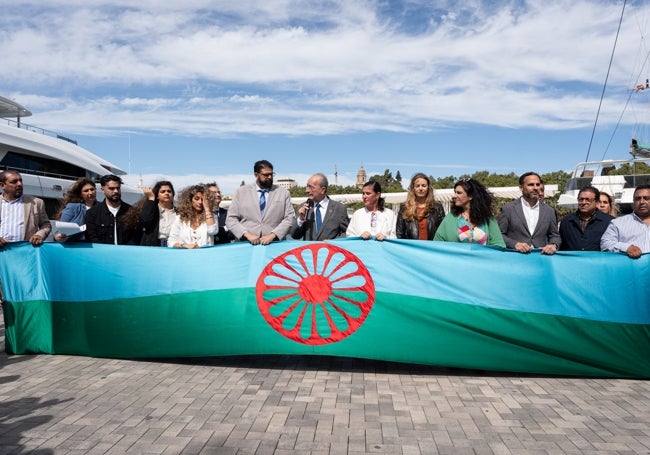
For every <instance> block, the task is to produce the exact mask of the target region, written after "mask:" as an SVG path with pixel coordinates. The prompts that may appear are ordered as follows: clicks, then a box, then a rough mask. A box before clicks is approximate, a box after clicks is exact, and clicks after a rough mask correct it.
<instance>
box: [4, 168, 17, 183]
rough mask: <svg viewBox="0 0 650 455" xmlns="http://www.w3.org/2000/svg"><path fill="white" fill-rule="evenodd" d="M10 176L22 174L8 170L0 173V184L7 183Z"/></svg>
mask: <svg viewBox="0 0 650 455" xmlns="http://www.w3.org/2000/svg"><path fill="white" fill-rule="evenodd" d="M9 174H12V175H20V172H18V171H12V170H10V169H7V170H6V171H2V172H0V183H7V176H8V175H9Z"/></svg>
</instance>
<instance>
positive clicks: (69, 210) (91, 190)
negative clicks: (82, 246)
mask: <svg viewBox="0 0 650 455" xmlns="http://www.w3.org/2000/svg"><path fill="white" fill-rule="evenodd" d="M95 204H97V188H96V187H95V182H93V181H92V180H90V179H89V178H86V177H82V178H80V179H78V180H77V181H76V182H74V183H73V184H72V187H70V189H69V190H68V192H67V193H66V195H65V198H64V199H63V202H62V203H61V209H60V210H59V212H58V213H57V214H56V215H55V216H54V219H55V220H59V221H65V222H68V223H76V224H78V225H79V226H83V225H84V218H85V216H86V210H88V209H89V208H91V207H92V206H93V205H95ZM54 240H57V241H59V242H65V241H67V240H71V241H73V242H82V241H84V234H83V232H81V233H79V234H75V235H71V236H70V237H68V236H67V235H65V234H61V233H60V232H56V233H55V234H54Z"/></svg>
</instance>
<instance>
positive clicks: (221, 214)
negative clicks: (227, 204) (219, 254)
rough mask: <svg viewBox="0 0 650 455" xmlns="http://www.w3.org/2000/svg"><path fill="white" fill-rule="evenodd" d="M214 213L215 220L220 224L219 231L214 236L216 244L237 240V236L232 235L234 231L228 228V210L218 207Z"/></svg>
mask: <svg viewBox="0 0 650 455" xmlns="http://www.w3.org/2000/svg"><path fill="white" fill-rule="evenodd" d="M212 213H213V214H214V220H215V222H216V223H217V224H218V225H219V232H218V233H217V235H215V236H214V244H215V245H221V244H223V243H230V242H232V241H233V240H235V236H234V235H232V232H230V231H228V230H226V217H227V216H228V210H226V209H223V208H221V207H218V208H217V210H215V211H214V212H212Z"/></svg>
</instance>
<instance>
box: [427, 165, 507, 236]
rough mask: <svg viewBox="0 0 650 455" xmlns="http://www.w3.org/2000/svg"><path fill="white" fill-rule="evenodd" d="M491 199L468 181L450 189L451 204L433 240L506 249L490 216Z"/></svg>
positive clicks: (477, 184) (462, 181)
mask: <svg viewBox="0 0 650 455" xmlns="http://www.w3.org/2000/svg"><path fill="white" fill-rule="evenodd" d="M492 200H493V199H492V195H491V194H490V192H489V191H488V190H487V188H486V187H485V186H484V185H483V184H482V183H481V182H479V181H477V180H474V179H471V178H468V179H462V180H459V181H458V182H456V184H455V185H454V203H453V206H452V207H451V212H450V213H448V214H447V216H445V218H444V219H443V220H442V223H440V227H439V228H438V230H437V231H436V235H435V236H434V238H433V240H441V241H443V242H462V243H478V244H480V245H490V246H499V247H502V248H505V247H506V243H505V242H504V241H503V236H502V235H501V230H500V229H499V225H498V224H497V220H496V219H495V218H494V216H492Z"/></svg>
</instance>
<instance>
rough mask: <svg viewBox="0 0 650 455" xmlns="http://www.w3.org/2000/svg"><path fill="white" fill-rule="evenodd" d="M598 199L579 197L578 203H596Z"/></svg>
mask: <svg viewBox="0 0 650 455" xmlns="http://www.w3.org/2000/svg"><path fill="white" fill-rule="evenodd" d="M595 200H596V198H593V197H592V198H589V197H579V198H578V202H594V201H595Z"/></svg>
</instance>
